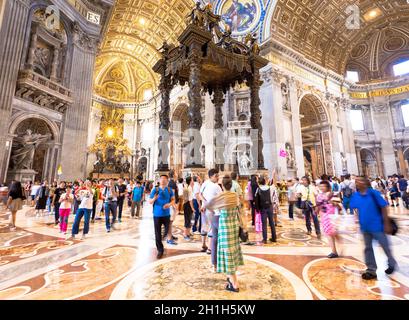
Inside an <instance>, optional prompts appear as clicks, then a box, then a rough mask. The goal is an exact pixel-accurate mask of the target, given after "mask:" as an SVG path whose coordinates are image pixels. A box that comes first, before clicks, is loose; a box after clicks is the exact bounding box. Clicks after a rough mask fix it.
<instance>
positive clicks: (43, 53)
mask: <svg viewBox="0 0 409 320" xmlns="http://www.w3.org/2000/svg"><path fill="white" fill-rule="evenodd" d="M50 58H51V53H50V50H49V49H48V48H39V47H38V48H36V49H35V50H34V65H35V66H36V67H37V69H38V70H37V71H41V72H40V73H41V75H43V76H47V74H46V73H47V70H48V67H49V65H50Z"/></svg>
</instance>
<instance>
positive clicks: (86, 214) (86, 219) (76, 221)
mask: <svg viewBox="0 0 409 320" xmlns="http://www.w3.org/2000/svg"><path fill="white" fill-rule="evenodd" d="M90 215H91V209H84V208H79V209H78V211H77V214H76V215H75V219H74V224H73V225H72V234H78V232H79V228H80V222H81V219H82V217H83V216H84V230H83V232H82V233H83V234H87V233H88V231H89V218H90Z"/></svg>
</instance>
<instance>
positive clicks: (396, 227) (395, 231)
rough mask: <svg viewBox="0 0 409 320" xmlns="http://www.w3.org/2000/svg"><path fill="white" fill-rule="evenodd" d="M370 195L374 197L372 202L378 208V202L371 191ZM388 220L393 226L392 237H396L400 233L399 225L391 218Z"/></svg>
mask: <svg viewBox="0 0 409 320" xmlns="http://www.w3.org/2000/svg"><path fill="white" fill-rule="evenodd" d="M369 193H370V195H371V197H372V200H373V201H375V204H376V205H377V206H378V202H376V199H375V196H374V195H373V193H372V192H371V191H369ZM378 207H379V206H378ZM379 209H382V208H379ZM388 220H389V223H390V224H391V227H392V231H391V233H390V235H392V236H394V235H396V234H397V233H398V231H399V227H398V224H397V223H396V220H395V219H393V218H391V217H388Z"/></svg>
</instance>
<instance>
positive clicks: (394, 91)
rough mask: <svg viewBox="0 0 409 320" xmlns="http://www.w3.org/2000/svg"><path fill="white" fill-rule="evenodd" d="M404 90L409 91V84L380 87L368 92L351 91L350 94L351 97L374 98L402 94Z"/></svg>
mask: <svg viewBox="0 0 409 320" xmlns="http://www.w3.org/2000/svg"><path fill="white" fill-rule="evenodd" d="M404 92H409V84H408V85H405V86H402V87H398V88H387V89H379V90H373V91H370V92H369V93H368V92H351V93H350V96H351V98H355V99H367V98H368V97H369V98H372V97H385V96H392V95H395V94H400V93H404Z"/></svg>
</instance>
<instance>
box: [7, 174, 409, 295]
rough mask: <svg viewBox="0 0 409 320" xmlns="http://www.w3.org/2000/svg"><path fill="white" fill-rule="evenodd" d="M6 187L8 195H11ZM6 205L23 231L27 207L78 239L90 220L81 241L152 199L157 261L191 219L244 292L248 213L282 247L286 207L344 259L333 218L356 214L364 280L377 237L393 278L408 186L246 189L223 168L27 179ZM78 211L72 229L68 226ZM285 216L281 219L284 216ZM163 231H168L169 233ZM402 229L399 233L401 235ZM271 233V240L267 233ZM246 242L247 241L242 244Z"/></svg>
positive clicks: (359, 181) (397, 182) (217, 263)
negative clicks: (394, 244)
mask: <svg viewBox="0 0 409 320" xmlns="http://www.w3.org/2000/svg"><path fill="white" fill-rule="evenodd" d="M5 190H7V192H5ZM0 192H2V193H1V194H2V197H3V202H4V204H5V205H6V206H7V207H8V209H9V210H10V211H11V218H10V219H11V221H10V226H11V230H12V231H14V230H15V229H16V213H17V211H18V210H21V209H22V206H23V203H24V202H26V204H27V205H30V206H32V207H34V208H35V214H36V217H39V216H43V215H44V214H45V213H48V214H53V216H54V220H55V225H56V226H58V227H59V229H60V232H61V233H63V234H67V233H68V235H67V236H70V237H72V238H75V237H76V236H77V234H78V233H79V230H80V224H81V223H82V221H83V228H82V239H84V238H85V237H86V235H87V234H88V232H89V225H90V223H94V222H95V220H102V218H104V219H105V227H106V232H108V233H109V232H111V231H112V230H115V229H116V224H117V223H121V222H122V215H123V211H124V204H126V205H127V206H128V207H129V211H130V218H131V219H140V218H141V217H142V207H143V204H144V202H145V200H147V202H149V203H150V204H151V205H152V212H153V221H154V233H155V243H156V248H157V252H158V253H157V258H158V259H160V258H161V257H162V256H163V255H164V253H165V250H164V246H163V240H165V239H166V242H167V244H169V245H177V244H178V238H177V237H175V236H174V235H173V234H172V230H173V228H172V224H173V222H174V221H175V219H176V217H177V215H178V214H183V215H184V231H183V239H184V240H185V241H191V240H192V239H193V237H194V235H198V236H200V238H201V251H202V252H206V253H208V254H210V255H211V263H212V265H213V268H214V272H221V273H225V274H226V275H227V283H226V290H229V291H233V292H237V291H239V282H238V279H237V275H236V271H237V267H238V266H240V265H242V264H243V256H242V253H241V247H240V242H241V239H240V236H239V234H240V232H242V233H246V232H247V231H248V230H247V229H248V228H247V226H248V224H250V221H249V223H248V224H247V215H246V214H245V212H246V208H248V211H249V212H251V215H249V216H251V225H252V226H253V231H254V232H255V236H256V237H255V240H256V242H255V243H252V242H249V241H248V240H247V244H258V245H265V244H267V243H268V241H270V242H272V243H274V242H277V228H280V227H281V223H280V221H279V219H278V217H279V215H280V207H281V208H282V207H283V206H284V205H288V219H289V220H290V221H292V220H294V214H297V213H298V215H299V216H300V217H303V218H304V219H305V227H306V232H307V234H308V235H311V234H312V231H313V228H314V231H315V235H316V237H317V238H318V239H320V238H321V234H324V235H325V236H326V237H327V238H328V241H329V245H330V247H331V252H330V254H329V255H328V258H337V257H339V255H340V253H339V250H338V246H339V244H340V237H339V234H338V230H337V226H336V224H335V222H334V217H335V216H337V215H338V216H339V215H353V214H355V213H357V216H358V218H359V223H360V229H361V232H362V234H363V238H364V244H365V251H364V252H365V262H366V265H367V270H366V272H365V273H364V274H363V275H362V277H363V279H367V280H369V279H374V278H376V269H377V265H376V261H375V257H374V252H373V248H372V241H373V240H377V241H378V242H379V244H380V245H381V247H382V248H383V250H384V252H385V254H386V255H387V257H388V268H387V269H386V270H385V272H386V273H387V274H391V273H392V272H393V271H394V270H395V268H396V261H395V260H394V258H393V256H392V253H391V250H390V246H389V243H388V238H387V237H386V234H393V228H394V225H393V220H392V219H390V218H389V216H388V210H387V207H388V205H391V206H399V205H400V203H402V204H403V205H404V206H405V207H406V208H408V202H409V197H408V195H409V187H408V181H407V180H406V179H405V178H404V177H403V176H398V175H393V176H390V177H388V179H386V180H385V179H382V178H376V179H372V180H369V179H367V178H365V177H357V176H351V175H349V174H346V175H344V176H342V177H341V178H340V179H338V178H336V177H328V176H326V175H324V176H322V177H321V178H320V179H317V180H312V179H310V177H307V176H305V177H302V178H301V179H299V178H292V179H288V180H287V181H273V180H268V179H267V177H264V176H261V177H258V176H256V175H254V176H252V177H251V178H250V179H249V181H248V183H247V184H245V185H240V183H239V182H238V181H237V174H236V173H234V172H233V173H231V174H230V175H225V176H223V177H221V176H219V172H218V170H217V169H211V170H209V171H208V177H207V179H206V180H205V181H202V179H201V177H199V176H193V177H190V176H189V177H186V178H185V179H183V178H177V177H176V176H175V174H174V173H173V172H170V173H169V175H161V176H160V178H159V181H158V182H157V183H156V184H154V182H152V181H143V179H142V177H138V179H136V180H124V179H118V180H114V179H106V180H105V179H102V180H85V181H82V180H77V181H75V182H72V183H71V182H63V181H61V182H57V181H54V182H53V183H51V184H49V183H48V182H47V181H44V182H42V183H39V182H34V183H31V182H27V183H25V184H24V185H22V184H21V183H20V182H19V181H13V182H12V183H11V185H10V187H9V189H7V187H3V188H2V189H0ZM71 213H74V214H75V218H74V222H73V224H72V226H71V232H70V234H69V231H68V221H69V216H70V214H71ZM280 216H282V215H280ZM163 229H164V234H162V231H163ZM395 231H396V230H395ZM269 233H270V236H268V234H269ZM242 241H244V240H243V239H242Z"/></svg>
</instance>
